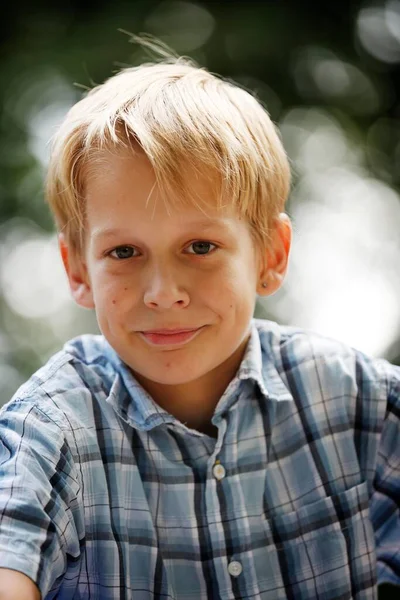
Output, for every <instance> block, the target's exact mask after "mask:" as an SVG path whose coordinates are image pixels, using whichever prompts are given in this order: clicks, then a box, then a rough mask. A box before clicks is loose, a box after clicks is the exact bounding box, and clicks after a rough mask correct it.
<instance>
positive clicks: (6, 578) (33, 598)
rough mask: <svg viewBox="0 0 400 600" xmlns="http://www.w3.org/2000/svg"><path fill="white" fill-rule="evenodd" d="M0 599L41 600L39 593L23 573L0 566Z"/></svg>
mask: <svg viewBox="0 0 400 600" xmlns="http://www.w3.org/2000/svg"><path fill="white" fill-rule="evenodd" d="M0 600H41V594H40V592H39V588H38V587H37V586H36V585H35V584H34V583H33V581H32V579H29V577H27V576H26V575H24V574H23V573H19V572H18V571H13V570H11V569H2V568H1V567H0Z"/></svg>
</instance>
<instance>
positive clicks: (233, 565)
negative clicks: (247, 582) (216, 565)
mask: <svg viewBox="0 0 400 600" xmlns="http://www.w3.org/2000/svg"><path fill="white" fill-rule="evenodd" d="M228 571H229V575H232V577H239V575H240V573H241V572H242V571H243V567H242V565H241V564H240V562H238V561H237V560H233V561H232V562H230V563H229V565H228Z"/></svg>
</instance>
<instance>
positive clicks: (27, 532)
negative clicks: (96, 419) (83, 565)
mask: <svg viewBox="0 0 400 600" xmlns="http://www.w3.org/2000/svg"><path fill="white" fill-rule="evenodd" d="M66 435H67V430H66V429H65V426H64V423H63V422H62V413H61V412H58V410H57V409H56V408H55V407H52V405H51V403H50V402H47V403H43V405H42V403H38V401H35V400H31V399H28V398H26V399H23V400H17V401H13V402H11V403H10V404H9V405H6V406H5V407H4V409H2V411H1V412H0V567H1V568H3V569H5V571H3V572H2V575H1V578H0V583H1V585H2V586H3V587H2V588H0V600H2V596H1V594H3V596H4V598H7V599H8V596H6V595H5V594H6V593H11V592H14V590H12V589H7V585H6V584H5V583H4V582H3V579H4V577H14V578H15V577H17V580H16V581H18V582H19V583H18V585H24V583H22V582H23V581H25V580H23V579H22V578H21V577H19V578H18V576H16V575H10V574H9V572H8V571H9V570H11V571H14V572H17V573H20V574H21V575H22V574H24V575H25V577H26V578H27V581H28V583H27V582H26V581H25V586H28V588H27V589H28V590H29V582H34V583H32V585H34V584H36V585H37V586H38V588H39V590H40V592H41V594H42V596H43V597H45V596H46V594H47V593H48V592H49V591H50V589H52V587H53V585H54V584H55V582H56V581H57V580H59V581H62V576H63V575H64V573H65V571H66V568H67V555H68V554H69V555H72V556H74V557H76V558H78V557H79V555H80V544H79V538H78V535H80V536H81V537H82V536H83V535H84V533H82V528H81V527H80V526H79V527H78V524H77V522H76V518H78V519H80V521H81V520H82V519H81V505H80V500H79V498H80V495H79V494H80V486H79V483H78V481H77V473H76V464H75V462H74V457H73V455H72V451H71V449H70V447H69V444H68V442H67V438H66ZM4 573H8V574H7V575H4ZM33 590H35V588H33ZM35 591H36V590H35ZM52 591H53V590H52ZM32 594H33V591H32V586H31V596H28V598H30V597H32V598H36V597H37V595H36V596H35V595H33V596H32ZM14 597H15V598H16V600H17V599H18V600H19V599H21V600H22V598H23V596H21V595H20V596H18V595H17V596H10V598H14ZM39 597H40V596H39Z"/></svg>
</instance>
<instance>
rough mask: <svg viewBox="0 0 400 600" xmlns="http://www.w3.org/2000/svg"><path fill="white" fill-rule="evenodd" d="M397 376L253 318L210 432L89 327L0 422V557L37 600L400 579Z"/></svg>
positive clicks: (330, 596)
mask: <svg viewBox="0 0 400 600" xmlns="http://www.w3.org/2000/svg"><path fill="white" fill-rule="evenodd" d="M399 417H400V369H399V368H398V367H393V366H391V365H390V364H388V363H387V362H385V361H382V360H371V359H369V358H367V357H365V356H364V355H362V354H360V353H358V352H356V351H354V350H352V349H350V348H347V347H345V346H343V345H342V344H340V343H338V342H334V341H331V340H327V339H325V338H323V337H320V336H317V335H314V334H310V333H306V332H303V331H301V330H298V329H294V328H289V327H280V326H278V325H276V324H274V323H271V322H268V321H257V320H254V321H253V323H252V332H251V338H250V341H249V344H248V347H247V351H246V354H245V357H244V359H243V361H242V364H241V366H240V368H239V370H238V372H237V375H236V377H235V379H234V380H233V381H232V382H231V383H230V385H229V386H228V388H227V390H226V392H225V393H224V395H223V397H222V398H221V399H220V401H219V403H218V405H217V407H216V410H215V414H214V417H213V423H214V425H215V426H216V427H217V428H218V439H212V438H210V437H208V436H206V435H204V434H201V433H198V432H196V431H193V430H191V429H189V428H187V427H186V426H185V425H184V424H182V423H181V422H179V421H177V420H176V419H175V418H174V417H173V416H172V415H170V414H168V413H167V412H165V411H164V410H162V409H161V408H159V407H157V406H156V405H155V404H154V403H153V401H152V400H151V398H150V397H149V396H148V395H147V394H146V392H145V391H144V390H143V388H141V387H140V385H139V384H138V383H137V382H136V380H135V379H134V378H133V376H132V374H131V373H130V372H129V370H128V369H127V368H126V366H124V364H122V363H121V361H120V360H119V359H118V357H117V355H116V354H115V353H114V351H113V350H112V349H111V348H110V346H109V345H108V344H107V342H106V341H105V340H104V339H103V338H102V337H101V336H89V335H88V336H82V337H80V338H77V339H75V340H73V341H72V342H70V343H68V344H67V345H66V346H65V348H64V350H63V351H62V352H60V353H59V354H57V355H56V356H54V357H53V358H52V359H51V360H50V362H49V363H48V364H47V365H46V366H45V367H43V368H42V369H40V370H39V371H38V372H37V373H36V374H35V375H34V376H33V377H32V378H31V379H30V380H29V381H28V382H27V383H26V384H25V385H24V386H23V387H22V388H21V389H20V390H19V391H18V392H17V394H16V395H15V397H14V399H13V400H12V401H11V402H10V403H8V405H6V406H5V407H4V408H3V410H2V412H1V417H0V488H1V489H0V566H2V567H8V568H11V569H15V570H17V571H21V572H23V573H25V574H26V575H28V576H29V577H30V578H32V579H33V580H34V581H35V582H36V583H37V584H38V586H39V588H40V590H41V592H42V597H43V598H45V599H46V600H49V599H52V598H54V599H55V598H57V599H58V600H70V599H71V600H72V599H90V600H95V599H101V600H111V599H112V600H117V599H118V600H122V599H124V600H128V599H133V600H147V599H149V598H157V599H167V598H170V599H176V600H178V599H179V600H194V599H196V600H198V599H200V598H204V599H206V598H209V599H213V600H214V599H215V600H216V599H223V600H228V599H229V600H231V599H236V598H242V599H250V598H251V599H257V598H262V599H263V600H281V599H282V600H283V599H286V598H289V599H292V600H306V599H310V600H311V599H312V600H314V599H316V598H320V599H323V600H334V599H335V600H337V599H342V600H344V599H349V598H356V599H357V600H361V599H364V598H365V599H366V598H368V599H371V598H375V597H376V589H377V582H385V581H386V582H391V583H394V584H400V520H399V503H400V419H399Z"/></svg>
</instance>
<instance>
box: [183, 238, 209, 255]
mask: <svg viewBox="0 0 400 600" xmlns="http://www.w3.org/2000/svg"><path fill="white" fill-rule="evenodd" d="M188 248H192V249H193V252H189V254H197V255H204V254H210V252H211V251H212V250H214V249H215V248H216V245H215V244H212V243H211V242H200V241H199V242H192V243H191V244H190V246H188Z"/></svg>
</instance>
